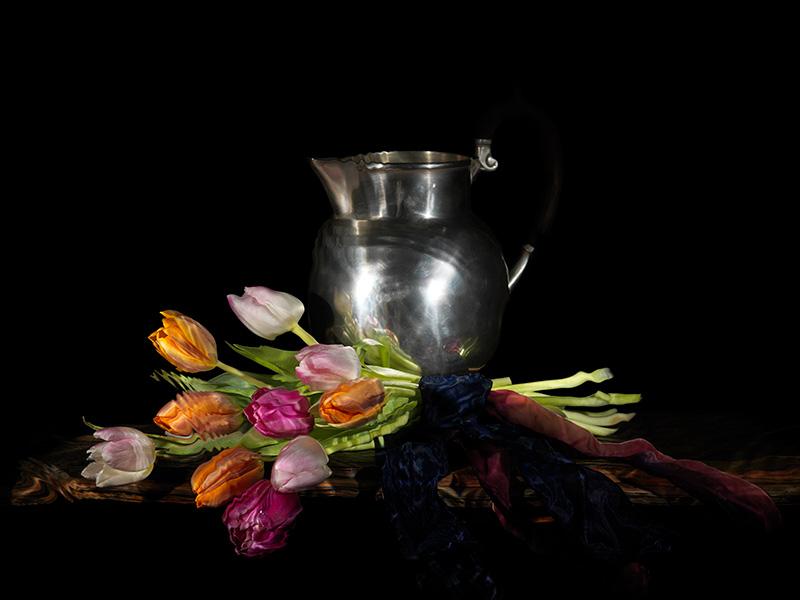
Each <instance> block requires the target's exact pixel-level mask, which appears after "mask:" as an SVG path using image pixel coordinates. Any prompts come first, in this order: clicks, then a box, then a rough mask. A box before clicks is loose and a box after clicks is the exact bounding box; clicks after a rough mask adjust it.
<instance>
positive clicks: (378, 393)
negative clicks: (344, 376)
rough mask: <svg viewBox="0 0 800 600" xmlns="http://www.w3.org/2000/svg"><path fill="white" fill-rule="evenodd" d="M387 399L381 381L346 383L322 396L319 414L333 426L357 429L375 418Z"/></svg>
mask: <svg viewBox="0 0 800 600" xmlns="http://www.w3.org/2000/svg"><path fill="white" fill-rule="evenodd" d="M385 399H386V392H385V390H384V389H383V384H382V383H381V382H380V380H379V379H367V378H362V379H356V380H355V381H346V382H345V383H342V384H340V385H339V386H338V387H337V388H335V389H333V390H330V391H329V392H325V393H324V394H322V398H320V401H319V414H320V416H321V417H322V418H323V419H325V420H326V421H327V422H328V423H330V424H331V425H336V426H338V427H355V426H356V425H361V424H362V423H366V422H367V421H369V420H370V419H373V418H375V416H376V415H377V414H378V413H379V412H380V410H381V408H382V407H383V404H384V402H385Z"/></svg>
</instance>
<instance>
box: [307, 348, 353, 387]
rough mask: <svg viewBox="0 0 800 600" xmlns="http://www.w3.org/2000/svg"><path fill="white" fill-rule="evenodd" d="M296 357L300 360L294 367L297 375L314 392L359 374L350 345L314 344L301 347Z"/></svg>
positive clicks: (335, 385)
mask: <svg viewBox="0 0 800 600" xmlns="http://www.w3.org/2000/svg"><path fill="white" fill-rule="evenodd" d="M296 358H297V360H298V361H299V362H300V364H299V365H298V366H297V367H296V368H295V373H296V374H297V377H299V378H300V381H302V382H303V383H305V384H306V385H307V386H308V387H310V388H311V389H312V390H313V391H315V392H326V391H328V390H332V389H334V388H335V387H337V386H338V385H339V384H340V383H343V382H345V381H350V380H352V379H358V378H359V377H360V376H361V363H360V362H359V360H358V355H357V354H356V351H355V350H354V349H353V348H352V347H351V346H342V345H341V344H316V345H314V346H308V347H306V348H303V349H302V350H301V351H300V352H298V353H297V355H296Z"/></svg>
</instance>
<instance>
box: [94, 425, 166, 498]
mask: <svg viewBox="0 0 800 600" xmlns="http://www.w3.org/2000/svg"><path fill="white" fill-rule="evenodd" d="M94 437H96V438H98V439H101V440H105V441H103V442H102V443H100V444H95V445H94V446H92V447H91V448H89V450H87V451H86V452H87V454H88V455H89V461H90V462H89V464H88V465H87V466H86V468H85V469H84V470H83V471H82V472H81V475H83V476H84V477H86V478H87V479H94V482H95V485H96V486H97V487H111V486H115V485H125V484H126V483H134V482H136V481H141V480H142V479H144V478H146V477H147V476H148V475H150V472H151V471H152V470H153V464H154V463H155V461H156V449H155V444H153V440H151V439H150V438H149V437H147V436H146V435H145V434H143V433H142V432H141V431H139V430H138V429H133V428H131V427H106V428H105V429H100V430H99V431H95V432H94Z"/></svg>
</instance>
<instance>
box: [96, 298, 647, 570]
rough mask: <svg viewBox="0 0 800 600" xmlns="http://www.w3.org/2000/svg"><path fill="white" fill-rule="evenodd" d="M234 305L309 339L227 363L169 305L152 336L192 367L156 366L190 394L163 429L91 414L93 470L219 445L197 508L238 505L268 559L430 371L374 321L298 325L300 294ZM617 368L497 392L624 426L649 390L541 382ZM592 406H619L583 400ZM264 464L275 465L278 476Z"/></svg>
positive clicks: (171, 406) (594, 427) (131, 474)
mask: <svg viewBox="0 0 800 600" xmlns="http://www.w3.org/2000/svg"><path fill="white" fill-rule="evenodd" d="M228 301H229V304H230V307H231V309H232V310H233V312H234V313H235V314H236V316H237V317H238V318H239V320H240V321H241V322H242V323H243V324H244V325H245V326H246V327H247V328H248V329H249V330H250V331H252V332H253V333H255V334H256V335H258V336H260V337H262V338H264V339H266V340H270V341H272V340H275V338H277V337H278V336H280V335H283V334H285V333H293V334H295V335H297V336H298V337H299V338H300V339H301V340H302V341H303V343H304V344H306V346H305V347H304V348H303V349H302V350H300V351H299V352H295V351H289V350H281V349H278V348H275V347H272V346H268V345H264V346H257V347H251V346H241V345H237V344H229V346H230V348H231V349H232V350H233V351H235V352H236V353H237V354H239V355H241V356H242V357H244V358H246V359H248V360H250V361H252V362H253V363H255V364H256V365H258V367H259V371H250V370H239V369H237V368H235V367H232V366H230V365H227V364H225V363H223V362H221V361H220V360H219V358H218V353H217V344H216V341H215V339H214V337H213V336H212V335H211V333H210V332H209V331H208V330H207V329H206V328H205V327H203V326H202V325H201V324H200V323H198V322H197V321H195V320H194V319H192V318H190V317H188V316H186V315H183V314H181V313H179V312H176V311H164V312H163V313H162V316H163V326H162V327H161V328H160V329H158V330H157V331H155V332H154V333H153V334H152V335H150V337H149V339H150V341H151V342H152V343H153V345H154V346H155V348H156V350H157V351H158V352H159V353H160V354H161V355H162V356H163V357H164V358H165V359H166V360H167V361H169V362H170V363H171V364H172V365H173V366H175V368H176V369H177V370H178V371H180V373H176V372H166V371H159V372H157V373H155V374H154V377H155V378H157V379H160V380H163V381H166V382H168V383H170V384H171V385H173V386H174V387H176V388H177V389H178V390H179V391H178V393H177V395H176V396H175V399H173V400H170V401H169V402H167V404H165V405H164V406H163V407H162V408H161V410H159V411H158V413H157V414H156V416H155V417H154V419H153V420H154V422H155V424H156V425H158V426H159V427H160V428H161V429H163V430H164V433H163V434H152V433H144V432H141V431H139V430H137V429H133V428H129V427H109V428H101V427H97V426H95V425H92V424H91V423H88V422H87V425H89V426H90V427H92V428H93V429H95V430H96V431H95V434H94V435H95V437H97V438H99V439H101V440H103V441H102V442H101V443H99V444H97V445H95V446H93V447H92V448H91V449H89V451H88V454H89V457H88V459H89V464H88V466H87V467H86V468H85V469H84V470H83V473H82V474H83V476H84V477H87V478H90V479H93V480H94V481H95V484H96V485H97V486H98V487H105V486H114V485H124V484H129V483H134V482H136V481H140V480H142V479H144V478H146V477H147V476H148V475H149V474H150V473H151V472H152V470H153V466H154V464H155V462H156V458H157V457H169V456H195V455H196V456H201V455H203V454H206V453H215V454H213V456H212V457H211V458H210V460H208V461H207V462H204V463H202V464H201V465H200V466H198V467H197V469H196V470H195V471H194V474H193V475H192V478H191V485H192V491H193V492H194V493H195V494H196V504H197V506H198V507H220V506H223V505H226V504H227V508H226V509H225V512H224V515H223V521H224V523H225V525H226V526H227V528H228V531H229V534H230V539H231V541H232V542H233V544H234V546H235V549H236V552H237V553H239V554H241V555H244V556H258V555H261V554H265V553H269V552H271V551H274V550H276V549H279V548H281V547H283V546H284V545H285V544H286V539H287V532H288V529H289V527H290V526H291V524H292V522H293V521H294V520H295V518H296V517H297V515H298V514H299V513H300V511H301V505H300V498H299V495H298V492H300V491H302V490H305V489H308V488H311V487H314V486H317V485H319V484H320V483H322V482H323V481H324V480H326V479H327V478H328V477H329V476H330V475H331V470H330V468H329V467H328V456H329V455H330V454H332V453H333V452H339V451H359V450H367V449H372V448H375V447H376V444H377V445H378V446H382V445H383V443H384V436H386V435H388V434H391V433H393V432H396V431H397V430H399V429H400V428H402V427H405V426H407V425H409V424H410V423H412V422H413V421H414V420H415V418H416V417H417V416H418V413H419V408H420V394H419V385H418V384H419V380H420V377H421V373H420V369H419V367H418V366H417V365H416V364H415V363H414V362H413V360H412V359H411V357H409V356H408V355H407V354H406V353H404V352H403V351H402V349H401V348H400V346H399V344H398V341H397V338H396V337H395V336H394V335H392V334H391V332H388V331H386V330H376V331H374V332H372V334H371V337H363V338H362V339H361V340H360V341H359V342H358V343H356V344H355V345H353V346H345V345H341V344H319V343H317V341H316V340H315V339H314V338H313V337H312V336H311V335H310V334H309V333H308V332H307V331H305V330H304V329H303V328H302V327H301V326H300V324H299V321H300V318H301V317H302V315H303V313H304V306H303V303H302V302H301V301H300V300H298V299H297V298H295V297H294V296H292V295H290V294H287V293H284V292H278V291H274V290H271V289H268V288H265V287H249V288H245V290H244V294H243V295H242V296H236V295H229V296H228ZM215 369H220V370H221V371H222V373H220V374H218V375H216V376H215V377H213V378H211V379H201V378H199V377H195V376H192V375H186V374H185V373H190V374H194V373H200V372H207V371H213V370H215ZM264 369H266V370H267V371H266V372H264V371H263V370H264ZM610 377H611V373H610V372H609V371H608V369H600V370H598V371H594V372H592V373H583V372H581V373H577V374H576V375H573V376H572V377H569V378H566V379H560V380H552V381H540V382H532V383H524V384H516V385H515V384H513V383H512V382H511V380H510V379H508V378H503V379H496V380H494V381H493V389H497V390H510V391H514V392H516V393H518V394H522V395H524V396H527V397H528V398H531V399H533V400H535V401H536V402H538V403H539V404H541V405H543V406H545V407H546V408H548V409H550V410H551V411H554V412H557V413H558V414H560V415H561V416H563V417H565V418H567V419H569V420H570V421H572V422H573V423H575V424H577V425H579V426H581V427H583V428H585V429H588V430H589V431H591V432H592V433H595V434H597V435H608V434H611V433H613V432H614V431H616V430H615V429H613V425H615V424H618V423H621V422H623V421H627V420H630V419H631V418H633V416H634V415H633V413H627V414H624V413H619V412H617V410H616V408H614V407H613V406H614V405H619V404H629V403H634V402H638V401H639V399H640V396H639V395H638V394H606V393H603V392H597V393H595V394H592V395H591V396H587V397H574V396H564V395H558V396H555V395H547V394H544V393H543V391H544V390H553V389H560V388H573V387H576V386H578V385H580V384H582V383H584V382H588V381H592V382H596V383H599V382H602V381H605V380H606V379H609V378H610ZM586 407H589V408H596V407H611V408H608V409H607V410H605V411H603V412H596V411H586V410H579V409H584V408H586ZM576 409H577V410H576ZM265 463H272V464H271V469H270V473H269V478H268V479H265Z"/></svg>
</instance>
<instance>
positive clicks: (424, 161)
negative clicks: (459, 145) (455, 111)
mask: <svg viewBox="0 0 800 600" xmlns="http://www.w3.org/2000/svg"><path fill="white" fill-rule="evenodd" d="M311 165H312V167H313V168H314V170H315V171H316V173H317V175H318V176H319V178H320V180H321V181H322V184H323V186H324V187H325V190H326V192H327V193H328V197H329V198H330V201H331V205H332V206H333V212H334V216H336V217H338V218H351V219H391V218H408V219H448V218H453V217H455V216H457V215H459V214H461V213H463V212H465V211H466V210H467V209H468V208H469V192H470V182H471V173H470V166H471V160H470V159H469V158H468V157H466V156H462V155H460V154H449V153H445V152H430V151H423V152H373V153H370V154H359V155H356V156H349V157H347V158H329V159H311Z"/></svg>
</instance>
